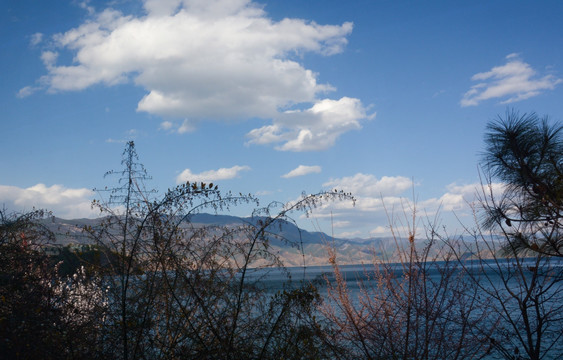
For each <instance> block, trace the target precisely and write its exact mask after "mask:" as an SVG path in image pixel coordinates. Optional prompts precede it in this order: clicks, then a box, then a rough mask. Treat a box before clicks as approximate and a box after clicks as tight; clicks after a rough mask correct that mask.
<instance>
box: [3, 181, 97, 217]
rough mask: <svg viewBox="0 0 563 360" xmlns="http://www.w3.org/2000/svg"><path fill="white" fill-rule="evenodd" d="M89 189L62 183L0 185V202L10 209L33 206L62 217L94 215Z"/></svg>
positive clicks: (29, 208)
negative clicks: (22, 186) (73, 187)
mask: <svg viewBox="0 0 563 360" xmlns="http://www.w3.org/2000/svg"><path fill="white" fill-rule="evenodd" d="M93 196H94V192H93V191H92V190H89V189H85V188H80V189H69V188H66V187H64V186H62V185H52V186H46V185H45V184H37V185H34V186H31V187H28V188H20V187H17V186H8V185H0V203H2V204H4V206H5V207H6V208H8V209H10V210H12V209H13V210H16V211H29V210H31V209H33V207H35V208H41V209H46V210H50V211H52V212H53V214H54V215H56V216H59V217H62V218H82V217H95V216H97V215H98V213H97V212H95V211H94V210H92V208H91V201H92V198H93Z"/></svg>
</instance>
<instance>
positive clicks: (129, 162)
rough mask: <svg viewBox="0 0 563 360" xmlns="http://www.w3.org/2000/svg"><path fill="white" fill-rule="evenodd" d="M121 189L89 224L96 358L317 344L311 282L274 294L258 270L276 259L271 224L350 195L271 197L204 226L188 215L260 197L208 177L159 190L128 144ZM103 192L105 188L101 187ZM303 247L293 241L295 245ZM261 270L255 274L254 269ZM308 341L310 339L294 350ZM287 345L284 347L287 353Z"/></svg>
mask: <svg viewBox="0 0 563 360" xmlns="http://www.w3.org/2000/svg"><path fill="white" fill-rule="evenodd" d="M122 164H123V170H122V171H117V172H109V173H108V174H109V175H111V174H116V175H119V177H120V180H119V186H117V187H116V188H110V189H108V190H107V192H109V198H108V199H107V200H100V201H95V202H94V206H96V207H97V208H99V209H100V212H101V214H102V215H104V221H103V222H102V223H101V224H100V226H94V227H89V228H87V229H86V231H87V232H88V233H89V234H90V236H91V238H92V240H93V241H94V242H95V243H96V244H97V245H98V248H99V249H105V250H104V251H105V254H106V256H107V258H108V259H110V258H117V260H114V261H109V260H108V261H106V262H105V264H106V266H103V267H99V268H98V273H99V274H101V275H102V276H101V277H100V278H101V279H103V280H102V283H100V284H99V286H101V287H103V288H107V289H108V292H107V297H106V298H105V301H106V302H107V303H108V305H107V307H106V308H105V309H106V310H105V312H103V313H101V314H100V318H103V319H104V320H103V324H102V326H101V328H100V335H99V336H98V338H99V339H101V340H102V341H101V342H100V343H99V348H100V349H101V350H100V351H101V356H110V355H112V357H114V358H121V359H143V358H150V359H156V358H186V359H201V358H221V359H234V358H279V357H280V356H283V357H286V358H291V357H293V358H311V357H317V356H320V355H319V354H322V353H323V351H324V350H323V349H322V347H321V346H320V341H318V340H316V339H318V336H319V335H320V334H322V331H320V330H319V326H318V324H316V323H315V321H314V318H313V317H312V314H311V312H310V309H311V307H312V304H313V303H314V302H315V301H318V294H317V293H316V289H315V288H314V287H310V286H307V284H303V285H301V284H297V285H296V286H293V285H292V286H290V285H288V288H287V289H286V290H285V291H283V292H281V293H279V294H278V295H275V296H273V295H272V294H270V293H268V292H267V291H266V290H267V289H265V287H264V285H263V284H262V283H261V282H260V278H259V277H258V278H257V277H256V276H250V275H251V273H256V268H259V269H267V268H269V267H273V266H277V267H279V266H282V265H283V264H282V263H281V261H280V260H279V258H278V256H277V255H276V254H274V253H272V252H271V251H270V246H269V244H270V241H271V240H272V239H273V237H275V236H276V235H275V232H273V231H272V230H273V229H274V228H275V227H278V226H283V224H284V223H285V222H286V221H291V218H290V214H291V213H292V212H295V211H300V212H305V213H308V212H310V211H311V209H313V208H314V207H315V206H318V205H319V204H320V203H323V202H325V201H330V200H332V199H350V198H351V196H350V195H349V194H345V193H342V192H327V193H320V194H317V195H304V196H303V197H302V198H301V199H300V200H298V201H296V202H294V203H291V204H285V205H283V206H282V207H281V209H280V208H279V207H278V206H276V205H280V204H270V205H269V206H266V207H264V208H259V207H258V209H257V210H256V211H255V213H254V216H253V218H252V219H250V220H249V221H248V222H247V223H245V224H242V225H237V226H230V225H225V226H200V225H198V224H194V223H192V222H191V219H192V216H193V215H194V214H197V213H198V212H201V211H211V212H218V211H222V210H226V209H228V208H230V207H232V206H236V205H238V204H240V203H254V204H256V206H258V201H257V199H256V198H254V197H253V196H251V195H243V194H238V195H233V194H231V193H226V194H222V193H221V192H220V191H219V190H218V187H217V186H215V185H214V184H205V183H190V182H187V183H185V184H181V185H179V186H177V187H175V188H173V189H170V190H168V191H167V192H166V193H165V194H164V196H162V197H157V196H156V194H155V193H154V192H152V191H147V190H146V189H145V187H144V181H145V180H147V179H148V177H147V175H146V171H145V170H144V168H143V166H142V165H141V164H139V163H138V157H137V154H136V151H135V145H134V143H133V142H129V143H127V145H126V148H125V151H124V153H123V161H122ZM103 192H105V190H104V191H102V192H100V193H103ZM295 245H297V246H299V244H295ZM258 274H260V272H258ZM304 339H310V340H311V341H308V346H304V347H303V348H301V349H300V350H299V351H298V352H295V350H296V347H295V346H292V345H295V344H299V343H300V341H303V340H304ZM284 351H285V353H284Z"/></svg>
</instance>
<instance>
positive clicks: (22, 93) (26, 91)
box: [16, 86, 41, 99]
mask: <svg viewBox="0 0 563 360" xmlns="http://www.w3.org/2000/svg"><path fill="white" fill-rule="evenodd" d="M38 90H41V89H40V88H38V87H34V86H26V87H23V88H21V89H20V90H19V91H18V93H17V94H16V96H17V97H18V98H20V99H23V98H25V97H28V96H30V95H32V94H33V93H34V92H36V91H38Z"/></svg>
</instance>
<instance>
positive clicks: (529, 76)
mask: <svg viewBox="0 0 563 360" xmlns="http://www.w3.org/2000/svg"><path fill="white" fill-rule="evenodd" d="M506 60H507V63H506V64H505V65H502V66H496V67H493V68H492V69H491V70H490V71H487V72H482V73H478V74H475V75H473V77H471V80H473V81H479V83H477V84H476V85H473V86H472V87H471V89H470V90H469V91H467V92H466V93H465V95H464V96H463V99H462V100H461V102H460V104H461V106H474V105H478V104H479V103H480V102H481V101H484V100H488V99H494V98H498V99H501V104H508V103H512V102H516V101H520V100H525V99H528V98H531V97H533V96H537V95H539V94H541V92H542V91H544V90H553V89H554V88H555V86H556V85H557V84H559V83H561V82H562V81H563V79H558V78H555V77H554V76H553V75H545V76H538V74H537V71H535V70H534V69H532V67H531V66H530V65H529V64H527V63H525V62H523V61H522V60H520V59H519V58H518V55H517V54H510V55H508V56H507V57H506Z"/></svg>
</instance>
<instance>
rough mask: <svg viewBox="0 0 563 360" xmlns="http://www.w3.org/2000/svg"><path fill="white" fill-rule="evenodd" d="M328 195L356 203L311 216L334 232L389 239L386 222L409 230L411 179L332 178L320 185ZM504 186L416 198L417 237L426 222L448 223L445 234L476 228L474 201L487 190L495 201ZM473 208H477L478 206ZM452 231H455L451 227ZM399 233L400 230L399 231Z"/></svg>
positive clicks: (455, 188) (455, 187) (458, 187)
mask: <svg viewBox="0 0 563 360" xmlns="http://www.w3.org/2000/svg"><path fill="white" fill-rule="evenodd" d="M323 187H325V189H327V190H328V191H330V190H332V189H334V188H336V189H339V190H343V191H345V192H351V193H352V195H353V196H354V197H355V199H356V202H355V204H353V203H352V202H350V201H335V202H329V203H325V204H322V205H320V206H318V207H317V208H315V210H314V212H313V217H314V218H316V219H317V220H319V221H322V222H323V223H324V226H325V230H326V229H330V228H339V230H340V231H341V232H353V231H357V230H358V229H362V231H363V233H362V237H367V236H382V235H390V229H389V222H391V223H393V226H394V228H395V229H396V230H398V229H403V230H405V229H407V228H408V226H412V224H411V223H412V211H413V210H414V204H413V202H412V193H411V191H410V190H411V189H412V187H413V182H412V180H410V179H408V178H406V177H403V176H383V177H381V178H377V177H375V176H373V175H370V174H361V173H358V174H356V175H354V176H350V177H343V178H339V179H331V180H330V181H328V182H326V183H324V184H323ZM503 190H504V185H503V184H500V183H493V184H492V185H491V188H490V189H489V188H488V187H485V188H482V186H481V184H479V183H475V184H457V183H452V184H449V185H448V186H447V187H446V188H445V189H444V192H443V193H442V194H441V195H439V196H437V197H431V198H429V197H423V196H422V195H423V194H420V195H419V194H415V196H416V219H417V223H416V227H417V228H419V229H418V230H417V232H418V234H419V235H422V234H423V233H422V231H423V229H422V227H423V226H424V225H425V224H427V222H428V221H434V218H435V216H436V215H438V220H440V219H447V220H448V221H446V223H447V224H448V226H449V229H448V230H449V231H450V232H451V233H455V232H456V231H458V230H459V231H461V230H462V227H461V225H460V224H459V222H458V221H462V223H463V224H464V225H466V226H469V227H471V226H473V225H475V223H474V221H475V219H474V217H473V208H472V206H474V205H476V204H477V205H478V201H479V199H478V196H481V197H482V196H483V194H482V192H483V191H485V192H486V193H487V194H486V195H488V192H489V191H492V192H493V194H494V196H495V197H496V198H500V196H501V194H502V192H503ZM477 208H478V206H477ZM456 226H457V228H456ZM403 230H401V231H403Z"/></svg>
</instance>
